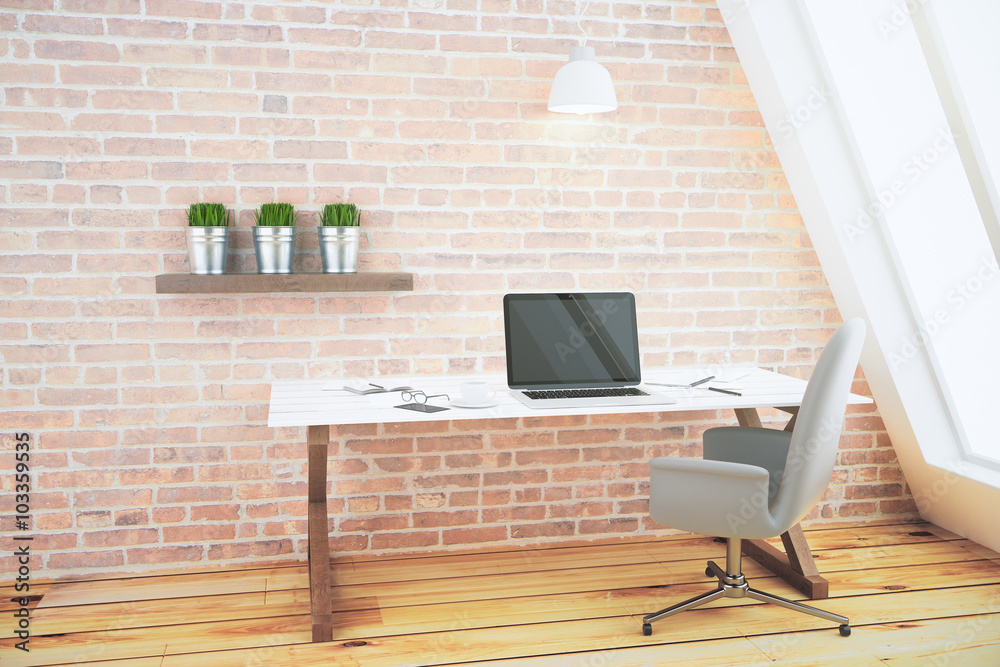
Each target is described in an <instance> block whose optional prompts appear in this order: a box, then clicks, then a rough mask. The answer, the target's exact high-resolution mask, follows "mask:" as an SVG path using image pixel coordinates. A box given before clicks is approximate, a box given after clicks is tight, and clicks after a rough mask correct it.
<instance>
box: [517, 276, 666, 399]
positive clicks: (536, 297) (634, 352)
mask: <svg viewBox="0 0 1000 667" xmlns="http://www.w3.org/2000/svg"><path fill="white" fill-rule="evenodd" d="M503 322H504V337H505V340H506V345H507V385H508V386H509V387H510V389H511V394H513V395H514V397H515V398H517V399H518V400H519V401H521V402H522V403H524V404H525V405H527V406H528V407H531V408H540V409H544V408H585V407H594V406H602V407H603V406H632V405H667V404H670V403H674V402H675V401H674V400H672V399H670V398H667V397H665V396H663V395H661V394H656V393H652V392H648V391H645V390H644V389H640V388H639V386H638V385H639V383H640V382H641V380H642V378H641V376H640V371H639V335H638V328H637V326H636V319H635V296H633V295H632V294H631V293H629V292H597V293H566V294H507V295H506V296H504V298H503Z"/></svg>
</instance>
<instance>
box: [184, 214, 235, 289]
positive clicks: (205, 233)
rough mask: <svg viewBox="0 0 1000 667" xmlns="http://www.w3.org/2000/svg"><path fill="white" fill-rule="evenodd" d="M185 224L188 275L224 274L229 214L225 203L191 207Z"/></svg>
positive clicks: (227, 246) (227, 245)
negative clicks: (189, 273) (186, 225)
mask: <svg viewBox="0 0 1000 667" xmlns="http://www.w3.org/2000/svg"><path fill="white" fill-rule="evenodd" d="M187 221H188V227H187V248H188V263H189V264H190V266H191V273H194V274H197V275H209V274H219V273H225V272H226V252H227V250H228V249H229V211H227V210H226V206H225V204H206V203H198V204H191V207H190V208H189V209H188V213H187Z"/></svg>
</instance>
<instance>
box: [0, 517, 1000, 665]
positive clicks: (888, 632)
mask: <svg viewBox="0 0 1000 667" xmlns="http://www.w3.org/2000/svg"><path fill="white" fill-rule="evenodd" d="M806 534H807V536H808V538H809V542H810V544H811V545H812V547H813V551H814V553H815V555H816V560H817V563H818V565H819V568H820V571H821V572H822V573H823V574H824V575H825V576H826V577H827V578H828V579H829V580H830V591H831V598H830V599H829V600H822V601H819V602H818V603H817V606H820V607H822V608H824V609H827V610H829V611H833V612H835V613H840V614H844V615H846V616H849V617H850V619H851V625H852V627H853V628H854V632H853V634H852V635H851V636H850V637H846V638H845V637H841V636H840V634H839V633H838V631H837V629H836V627H834V626H833V625H831V624H830V623H827V622H826V621H823V620H820V619H817V618H814V617H811V616H805V615H800V614H796V613H794V612H791V611H788V610H785V609H782V608H779V607H776V606H773V605H763V604H757V603H753V602H746V601H744V600H722V601H719V602H715V603H713V604H712V605H710V606H707V607H704V608H701V609H697V610H693V611H688V612H685V613H683V614H680V615H679V616H676V617H673V618H671V619H667V620H664V621H661V622H659V623H657V624H655V625H654V630H653V636H652V637H643V636H642V633H641V630H640V617H641V616H642V615H643V614H645V613H649V612H652V611H656V610H658V609H660V608H661V607H665V606H667V605H669V604H672V603H674V602H678V601H680V600H683V599H685V598H687V597H690V596H693V595H696V594H699V593H702V592H705V591H707V590H710V589H711V588H713V587H714V583H713V581H712V580H709V579H707V578H706V577H705V574H704V569H705V561H706V560H707V559H709V558H712V559H715V560H717V562H720V563H721V562H722V561H723V560H724V558H725V546H724V545H723V544H719V543H717V542H715V541H713V540H712V539H711V538H705V537H693V536H672V537H665V538H662V539H657V540H651V541H645V542H632V543H629V544H619V545H613V546H607V545H603V546H583V547H561V548H546V549H535V550H523V549H521V550H513V551H507V552H493V553H480V554H463V555H432V556H422V557H412V558H391V557H383V558H378V559H374V560H367V561H359V562H346V563H337V564H335V565H334V567H333V577H334V581H335V583H336V586H335V587H334V590H333V599H334V641H333V642H331V643H327V644H310V643H308V641H309V637H310V628H309V616H308V610H309V603H308V581H307V573H306V567H305V565H304V564H303V565H295V566H287V567H273V568H260V569H229V570H225V571H219V572H203V571H202V572H192V573H184V574H174V575H148V576H133V577H130V578H119V579H104V580H93V581H77V582H65V583H58V582H57V583H55V584H52V585H51V586H50V587H48V589H47V590H46V591H44V594H43V596H42V598H41V600H40V601H39V602H38V605H37V608H36V609H35V610H34V613H33V615H32V621H31V632H32V638H31V640H30V644H29V646H30V648H31V652H30V653H23V652H21V651H18V650H16V649H14V648H13V643H14V640H13V639H11V638H9V637H10V634H11V632H12V629H11V626H12V623H11V618H12V616H11V615H10V614H9V613H8V610H9V609H11V608H12V607H11V603H10V601H9V600H10V598H11V597H12V596H13V591H12V590H8V589H10V587H7V589H4V590H3V593H4V596H3V605H2V606H3V611H2V612H0V615H2V617H4V618H6V619H7V622H5V623H2V624H0V629H2V631H3V633H4V637H5V638H4V639H3V640H2V642H0V663H2V664H3V665H4V666H5V667H6V666H7V665H12V666H13V665H63V664H66V665H68V664H80V663H86V664H88V665H90V666H91V667H95V666H96V665H107V666H109V667H110V666H112V665H119V666H123V665H130V666H131V665H135V666H138V667H199V666H201V665H206V666H209V667H222V666H223V665H263V666H275V667H284V666H290V665H294V666H296V667H300V666H308V665H338V666H339V665H356V666H363V667H376V666H377V667H384V666H389V665H444V664H448V665H463V666H471V665H478V666H480V667H486V665H490V666H494V665H513V666H515V667H555V666H557V665H559V666H562V665H565V666H567V667H569V666H572V667H601V666H611V665H620V666H640V665H665V664H674V663H676V664H683V665H685V666H695V665H705V666H711V667H715V666H718V665H769V664H780V665H809V666H817V665H837V666H841V665H851V667H857V666H863V665H891V666H892V667H903V666H906V667H911V666H914V667H915V666H917V665H920V666H924V665H950V666H953V665H961V666H965V665H988V666H991V667H994V666H996V665H1000V556H998V555H997V554H996V553H994V552H992V551H989V550H987V549H984V548H983V547H980V546H978V545H976V544H974V543H972V542H969V541H967V540H963V539H961V538H959V537H957V536H955V535H952V534H950V533H948V532H946V531H944V530H942V529H940V528H937V527H935V526H933V525H930V524H926V523H908V524H892V525H872V524H864V525H855V526H848V527H838V528H825V529H817V530H810V531H807V533H806ZM744 572H745V573H746V575H747V577H748V578H749V579H750V584H751V586H755V587H756V588H759V589H762V590H765V591H768V592H772V593H775V594H778V595H782V596H785V597H789V598H792V599H801V596H800V595H798V594H797V593H796V592H795V590H794V589H792V588H791V587H789V586H787V585H786V584H784V583H783V582H781V581H780V580H777V579H775V578H774V577H773V576H769V574H768V573H767V572H766V571H764V570H762V569H761V568H760V567H759V566H757V565H756V564H755V563H753V562H752V561H745V562H744ZM491 661H492V662H491Z"/></svg>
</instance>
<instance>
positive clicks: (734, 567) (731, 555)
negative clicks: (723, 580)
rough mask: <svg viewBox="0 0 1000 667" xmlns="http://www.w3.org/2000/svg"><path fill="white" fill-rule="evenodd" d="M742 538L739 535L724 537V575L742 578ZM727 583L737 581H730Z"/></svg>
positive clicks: (737, 578)
mask: <svg viewBox="0 0 1000 667" xmlns="http://www.w3.org/2000/svg"><path fill="white" fill-rule="evenodd" d="M742 545H743V540H742V539H741V538H739V537H730V538H727V539H726V576H727V577H728V578H730V579H734V580H742V579H743V547H742ZM729 583H737V582H736V581H731V582H729Z"/></svg>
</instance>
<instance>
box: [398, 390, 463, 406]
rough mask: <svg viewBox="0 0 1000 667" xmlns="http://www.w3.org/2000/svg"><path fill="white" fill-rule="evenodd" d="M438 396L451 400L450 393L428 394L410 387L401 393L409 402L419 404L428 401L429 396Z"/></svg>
mask: <svg viewBox="0 0 1000 667" xmlns="http://www.w3.org/2000/svg"><path fill="white" fill-rule="evenodd" d="M438 396H444V397H445V398H446V399H448V400H449V401H450V400H451V397H450V396H448V394H431V395H430V396H428V395H427V394H426V393H424V392H422V391H420V390H419V389H408V390H406V391H404V392H402V393H401V394H400V397H401V398H402V399H403V400H404V401H407V402H408V403H417V404H418V405H423V404H424V403H426V402H427V399H429V398H437V397H438Z"/></svg>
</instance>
